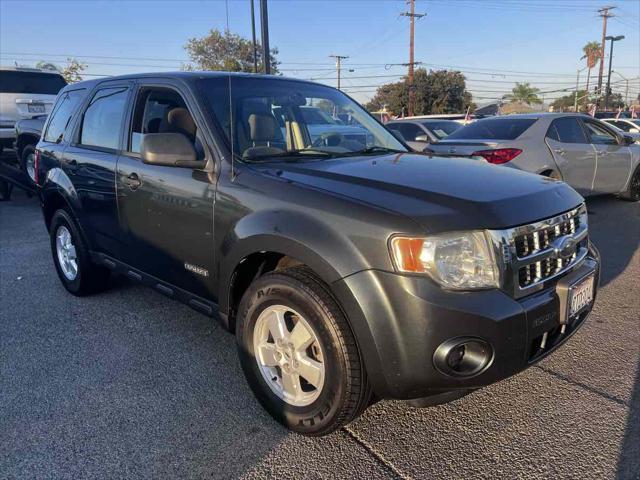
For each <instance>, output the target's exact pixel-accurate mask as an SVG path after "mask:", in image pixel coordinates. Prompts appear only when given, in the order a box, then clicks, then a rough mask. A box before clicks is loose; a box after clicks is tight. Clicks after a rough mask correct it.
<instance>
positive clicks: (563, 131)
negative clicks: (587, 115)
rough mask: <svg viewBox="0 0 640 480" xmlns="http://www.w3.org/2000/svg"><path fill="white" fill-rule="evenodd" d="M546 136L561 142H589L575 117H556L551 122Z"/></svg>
mask: <svg viewBox="0 0 640 480" xmlns="http://www.w3.org/2000/svg"><path fill="white" fill-rule="evenodd" d="M547 137H549V138H552V139H554V140H556V141H558V142H562V143H589V142H588V141H587V137H585V135H584V131H583V130H582V127H581V126H580V123H579V122H578V120H577V119H576V118H571V117H566V118H556V119H555V120H554V121H553V122H551V126H550V127H549V131H548V132H547Z"/></svg>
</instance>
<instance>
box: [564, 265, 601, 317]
mask: <svg viewBox="0 0 640 480" xmlns="http://www.w3.org/2000/svg"><path fill="white" fill-rule="evenodd" d="M594 279H595V276H594V275H589V276H588V277H587V278H584V279H582V280H581V281H580V282H578V283H576V284H574V285H572V286H571V289H570V294H569V318H571V317H573V316H575V315H577V314H578V313H580V312H581V311H582V310H583V309H584V308H585V307H587V306H589V305H591V302H592V301H593V285H594Z"/></svg>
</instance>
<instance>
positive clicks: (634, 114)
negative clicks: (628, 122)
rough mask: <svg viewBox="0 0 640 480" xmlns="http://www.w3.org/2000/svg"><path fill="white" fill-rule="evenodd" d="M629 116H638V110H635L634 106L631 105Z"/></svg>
mask: <svg viewBox="0 0 640 480" xmlns="http://www.w3.org/2000/svg"><path fill="white" fill-rule="evenodd" d="M631 118H638V112H636V106H635V105H634V106H632V107H631Z"/></svg>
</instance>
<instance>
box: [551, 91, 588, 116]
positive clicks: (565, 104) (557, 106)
mask: <svg viewBox="0 0 640 480" xmlns="http://www.w3.org/2000/svg"><path fill="white" fill-rule="evenodd" d="M585 95H587V91H586V90H578V110H579V109H580V108H579V107H580V104H581V103H582V101H583V99H584V98H585ZM575 99H576V93H575V92H573V93H570V94H569V95H565V96H563V97H560V98H556V99H555V100H554V101H553V103H552V104H551V106H552V107H553V109H554V111H556V112H559V111H565V110H567V109H569V108H571V109H573V105H574V103H575Z"/></svg>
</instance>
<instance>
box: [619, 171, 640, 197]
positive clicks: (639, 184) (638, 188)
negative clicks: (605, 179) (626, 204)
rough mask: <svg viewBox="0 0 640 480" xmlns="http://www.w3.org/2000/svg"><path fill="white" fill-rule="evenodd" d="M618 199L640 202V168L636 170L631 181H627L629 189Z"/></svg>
mask: <svg viewBox="0 0 640 480" xmlns="http://www.w3.org/2000/svg"><path fill="white" fill-rule="evenodd" d="M620 197H621V198H623V199H625V200H628V201H630V202H638V201H640V166H639V167H638V168H636V171H635V172H634V173H633V176H632V177H631V180H629V188H628V189H627V191H626V192H624V193H623V194H621V195H620Z"/></svg>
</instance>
